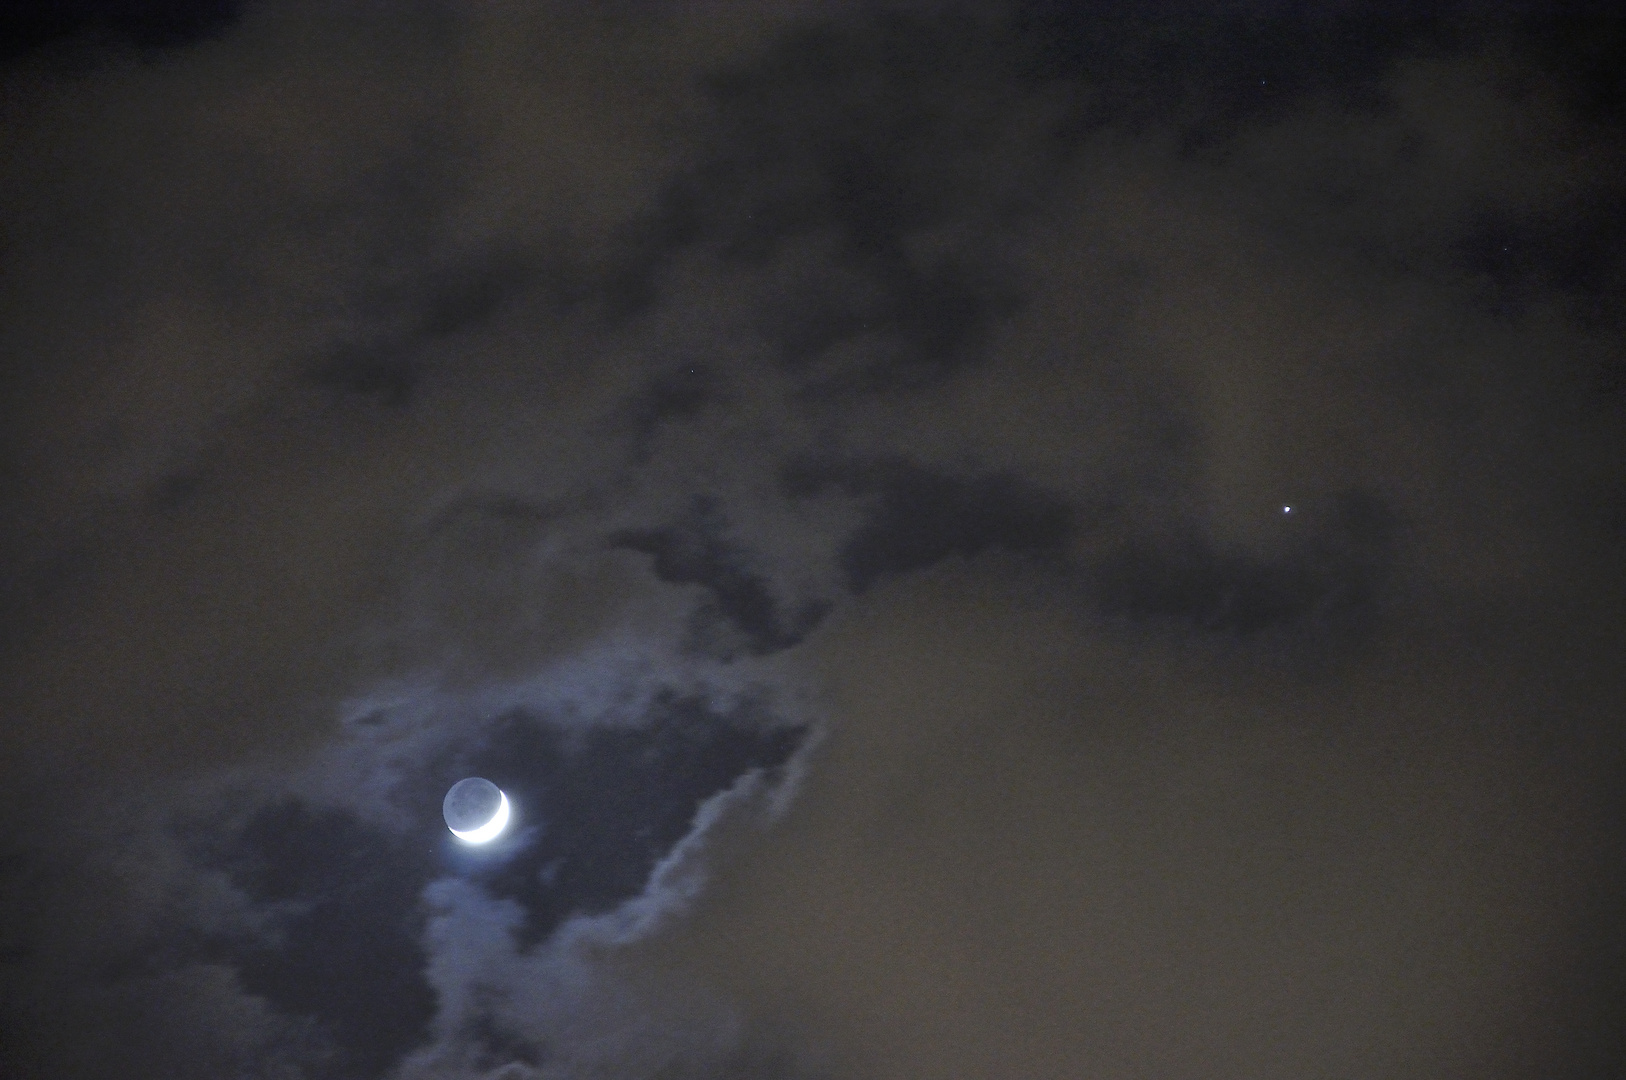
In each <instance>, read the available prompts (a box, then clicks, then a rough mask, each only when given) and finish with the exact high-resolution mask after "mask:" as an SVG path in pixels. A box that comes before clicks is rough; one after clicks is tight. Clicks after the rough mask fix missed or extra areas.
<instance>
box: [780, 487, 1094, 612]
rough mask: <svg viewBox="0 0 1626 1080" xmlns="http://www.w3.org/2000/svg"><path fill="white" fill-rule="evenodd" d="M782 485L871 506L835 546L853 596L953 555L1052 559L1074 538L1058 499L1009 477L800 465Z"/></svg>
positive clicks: (794, 492) (1069, 515)
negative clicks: (999, 553) (1005, 554)
mask: <svg viewBox="0 0 1626 1080" xmlns="http://www.w3.org/2000/svg"><path fill="white" fill-rule="evenodd" d="M782 483H783V485H784V488H785V491H786V493H787V494H788V495H790V496H792V497H798V496H811V495H818V494H820V493H822V492H824V491H826V490H828V489H831V488H834V489H836V490H839V491H842V492H844V493H845V494H847V495H850V496H853V497H856V498H861V499H864V500H867V501H869V502H870V504H871V505H870V509H869V510H868V513H867V515H866V518H865V520H864V522H863V524H862V525H860V526H859V527H858V529H857V530H856V531H855V532H854V533H853V534H852V535H851V536H850V537H848V538H847V540H846V541H845V542H844V543H843V544H842V547H841V553H840V562H841V568H842V570H843V572H844V573H845V575H846V580H847V584H848V586H849V587H850V588H851V589H852V590H853V591H854V592H863V591H865V590H866V589H868V588H870V587H871V586H872V585H874V584H876V583H877V582H878V581H880V580H882V579H883V578H887V577H892V576H894V575H897V574H904V573H908V572H909V571H912V570H920V569H924V568H925V567H928V566H932V565H934V564H936V563H938V562H941V561H942V560H944V559H946V558H948V557H950V556H953V555H958V556H961V557H965V558H969V557H971V556H974V555H979V554H981V553H982V552H984V551H989V550H1001V551H1007V552H1012V553H1015V554H1021V555H1032V556H1039V557H1045V558H1059V557H1061V556H1064V555H1065V554H1066V549H1067V544H1068V541H1069V540H1070V539H1071V537H1072V535H1073V529H1074V511H1073V509H1072V507H1070V506H1069V505H1068V504H1067V502H1066V501H1065V500H1063V499H1061V498H1059V497H1057V496H1056V495H1054V494H1052V493H1049V492H1046V491H1043V490H1042V489H1039V488H1036V487H1034V486H1033V485H1031V484H1030V483H1028V482H1027V481H1024V480H1022V479H1021V478H1019V477H1016V476H1011V475H998V474H996V475H987V476H978V477H957V476H952V475H948V474H945V473H940V472H934V471H932V470H930V469H927V468H924V467H921V466H919V465H915V464H913V463H910V462H906V461H900V460H893V461H881V462H854V463H837V462H815V461H807V462H800V463H796V464H794V465H792V466H790V467H789V468H787V469H786V470H785V471H784V473H783V475H782Z"/></svg>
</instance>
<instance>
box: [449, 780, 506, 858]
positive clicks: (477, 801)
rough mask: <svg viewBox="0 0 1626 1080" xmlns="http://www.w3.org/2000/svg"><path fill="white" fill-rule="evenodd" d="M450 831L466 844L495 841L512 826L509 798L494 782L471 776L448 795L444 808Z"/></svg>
mask: <svg viewBox="0 0 1626 1080" xmlns="http://www.w3.org/2000/svg"><path fill="white" fill-rule="evenodd" d="M441 810H442V813H443V814H444V815H445V817H446V827H447V828H448V829H450V830H452V835H453V836H455V837H457V838H458V839H459V840H461V841H463V842H464V843H465V844H484V843H486V842H487V841H490V840H494V839H496V837H497V834H498V833H500V832H502V831H503V829H505V828H507V826H508V817H509V814H510V810H509V806H508V796H507V795H505V794H503V792H502V789H501V788H499V787H497V785H496V784H493V783H492V782H491V781H490V780H486V779H484V778H482V777H478V776H471V777H469V778H468V779H466V780H459V781H458V782H457V783H455V784H453V785H452V790H450V791H448V792H447V793H446V801H445V803H444V804H443V805H442V807H441Z"/></svg>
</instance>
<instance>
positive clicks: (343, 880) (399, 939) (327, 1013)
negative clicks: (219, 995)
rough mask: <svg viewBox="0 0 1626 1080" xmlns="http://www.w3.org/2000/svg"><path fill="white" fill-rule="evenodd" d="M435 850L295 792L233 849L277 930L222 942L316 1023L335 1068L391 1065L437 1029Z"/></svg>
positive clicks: (285, 1007)
mask: <svg viewBox="0 0 1626 1080" xmlns="http://www.w3.org/2000/svg"><path fill="white" fill-rule="evenodd" d="M437 839H438V838H437ZM432 853H433V848H432V845H431V844H429V843H423V842H420V843H418V844H416V845H414V844H410V843H403V842H402V841H401V840H400V839H399V838H398V837H394V836H391V835H389V834H386V833H384V832H382V831H380V830H378V829H375V828H372V827H370V826H367V825H365V824H363V823H362V822H360V821H358V820H357V819H356V818H355V817H353V816H352V815H350V814H348V813H345V812H343V811H339V810H323V809H316V808H312V807H310V806H307V805H306V804H305V803H303V802H300V801H298V800H292V799H290V800H288V801H285V802H281V803H276V804H273V805H270V806H267V807H266V808H264V809H262V810H260V811H259V812H257V813H255V814H254V815H253V816H252V817H251V818H250V819H249V821H248V823H247V825H246V826H245V827H244V828H243V830H242V831H241V833H240V834H238V835H237V836H235V837H233V838H232V839H231V841H230V843H229V846H228V847H227V849H226V850H225V851H224V852H222V853H221V860H222V862H221V865H222V866H223V868H224V869H225V870H226V872H227V874H228V875H229V877H230V878H231V880H232V882H233V884H235V885H236V886H237V887H238V888H239V889H241V890H243V892H244V893H246V894H247V895H248V897H249V898H250V899H251V900H252V901H254V902H255V903H256V904H259V905H264V906H265V907H266V908H268V909H269V910H271V911H273V912H276V913H277V914H274V915H273V917H272V920H271V928H270V931H269V933H268V935H267V938H266V939H265V940H258V941H247V942H242V941H239V942H226V943H222V944H221V945H220V946H219V948H220V951H221V952H223V953H224V955H225V956H226V957H228V958H229V959H230V960H231V961H232V962H234V963H235V965H236V967H237V970H238V971H239V973H240V976H241V978H242V981H243V986H244V988H245V989H247V990H248V992H250V993H252V994H258V995H261V996H263V997H265V998H266V999H267V1000H268V1001H270V1002H271V1003H272V1004H273V1005H275V1006H276V1007H277V1008H278V1009H279V1010H281V1011H283V1012H285V1013H287V1014H290V1015H292V1016H305V1017H310V1018H312V1019H313V1020H314V1021H315V1022H316V1024H317V1027H318V1030H320V1031H321V1032H322V1033H323V1034H324V1035H325V1036H327V1037H328V1038H329V1039H331V1040H332V1044H333V1047H334V1050H335V1052H336V1054H337V1057H336V1059H335V1061H334V1065H333V1071H332V1075H335V1076H345V1075H357V1076H377V1075H380V1074H381V1073H383V1072H384V1071H385V1070H386V1069H387V1068H388V1067H389V1065H390V1064H391V1063H392V1062H394V1061H395V1060H396V1059H397V1058H399V1057H400V1056H401V1054H403V1053H405V1052H406V1051H407V1050H409V1049H411V1048H412V1047H413V1046H415V1045H417V1044H418V1043H420V1042H422V1041H423V1040H424V1039H425V1038H426V1037H427V1035H428V1025H429V1021H430V1018H431V1017H432V1016H433V1015H434V1010H435V1000H434V995H433V993H432V992H431V990H430V988H429V985H428V983H427V982H425V981H424V972H423V964H424V955H423V950H422V947H421V945H420V944H419V939H418V935H419V934H420V932H421V931H422V928H423V916H422V913H421V912H420V911H419V908H418V894H419V891H420V890H421V888H422V886H423V884H424V883H425V882H426V881H427V880H428V879H429V877H430V875H431V874H432V873H433V871H434V869H435V864H434V860H433V858H432Z"/></svg>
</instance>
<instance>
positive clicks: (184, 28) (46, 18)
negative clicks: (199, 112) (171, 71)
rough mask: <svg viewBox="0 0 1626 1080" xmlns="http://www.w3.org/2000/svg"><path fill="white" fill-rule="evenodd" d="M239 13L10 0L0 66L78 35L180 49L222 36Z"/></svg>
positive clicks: (204, 2) (109, 1) (181, 1)
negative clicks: (9, 60)
mask: <svg viewBox="0 0 1626 1080" xmlns="http://www.w3.org/2000/svg"><path fill="white" fill-rule="evenodd" d="M242 8H243V4H242V2H241V0H8V2H7V3H6V4H4V5H3V6H0V61H5V60H8V59H12V58H15V57H19V56H23V55H25V54H27V53H29V52H31V51H33V50H35V49H39V48H41V47H44V46H48V45H53V44H60V43H62V42H66V41H71V40H72V39H74V38H75V37H81V36H83V37H89V38H91V39H92V40H95V39H96V38H98V37H105V36H110V37H112V38H114V39H117V40H122V41H127V42H129V43H130V44H131V45H134V46H136V47H137V48H141V49H178V48H181V47H182V46H186V45H191V44H193V43H195V42H198V41H203V40H206V39H208V38H211V37H216V36H218V35H220V34H223V33H225V32H226V31H228V30H229V29H231V27H232V26H233V25H234V24H235V23H236V22H237V19H238V17H239V15H240V14H241V12H242Z"/></svg>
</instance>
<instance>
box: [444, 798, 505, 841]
mask: <svg viewBox="0 0 1626 1080" xmlns="http://www.w3.org/2000/svg"><path fill="white" fill-rule="evenodd" d="M498 794H499V795H502V802H500V803H498V804H497V812H496V813H495V814H492V815H491V820H490V821H488V822H486V823H485V824H484V825H482V826H480V827H479V828H478V829H464V830H463V831H461V832H459V831H458V830H456V829H453V830H452V835H453V836H455V837H457V838H458V839H459V840H461V841H463V842H464V843H465V844H483V843H485V842H486V841H487V840H494V839H496V837H497V834H498V833H500V832H502V831H503V829H505V828H507V827H508V796H507V795H506V794H505V793H503V792H500V791H499V792H498Z"/></svg>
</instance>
